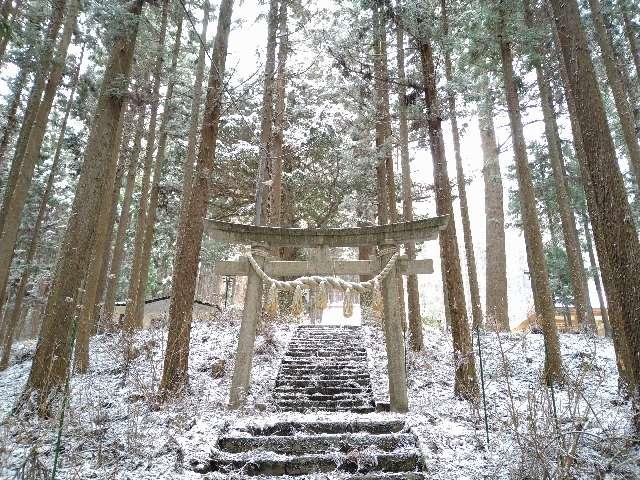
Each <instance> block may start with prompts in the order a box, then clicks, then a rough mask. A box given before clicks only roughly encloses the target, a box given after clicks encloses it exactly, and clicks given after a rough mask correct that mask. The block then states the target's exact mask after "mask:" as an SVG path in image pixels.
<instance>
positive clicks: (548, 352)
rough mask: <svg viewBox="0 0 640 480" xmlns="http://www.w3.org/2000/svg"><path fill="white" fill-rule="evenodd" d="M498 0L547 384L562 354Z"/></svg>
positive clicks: (556, 374)
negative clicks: (543, 344) (543, 347)
mask: <svg viewBox="0 0 640 480" xmlns="http://www.w3.org/2000/svg"><path fill="white" fill-rule="evenodd" d="M504 8H505V7H504V4H503V1H502V0H501V2H500V6H499V12H498V13H499V15H500V25H501V26H500V31H499V32H498V41H499V42H500V52H501V59H502V75H503V78H504V90H505V97H506V100H507V107H508V110H509V122H510V125H511V139H512V142H513V150H514V157H515V163H516V176H517V179H518V191H519V196H520V206H521V215H522V223H523V230H524V239H525V244H526V250H527V263H528V264H529V272H530V276H531V289H532V290H533V301H534V305H535V311H536V315H537V317H538V320H539V321H540V322H541V323H542V330H543V333H544V343H545V379H546V382H547V383H548V384H552V383H553V382H554V381H559V380H561V379H562V357H561V356H560V342H559V340H558V330H557V327H556V321H555V316H556V315H555V307H554V305H553V299H552V296H551V289H550V288H549V275H548V270H547V261H546V258H545V256H544V248H543V245H542V234H541V233H540V224H539V222H538V211H537V208H536V198H535V193H534V190H533V181H532V179H531V171H530V169H529V161H528V159H527V147H526V144H525V139H524V131H523V127H522V118H521V114H520V99H519V98H518V91H517V88H516V83H515V79H514V72H513V56H512V52H511V42H510V40H509V39H508V38H506V37H505V32H504V22H505V21H506V12H505V11H504Z"/></svg>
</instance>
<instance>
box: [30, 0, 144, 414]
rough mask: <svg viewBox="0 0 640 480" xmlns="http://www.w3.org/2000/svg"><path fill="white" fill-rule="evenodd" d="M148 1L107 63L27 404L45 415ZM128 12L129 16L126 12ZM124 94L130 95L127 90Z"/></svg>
mask: <svg viewBox="0 0 640 480" xmlns="http://www.w3.org/2000/svg"><path fill="white" fill-rule="evenodd" d="M143 3H144V0H135V1H133V2H132V3H130V4H129V8H128V9H127V12H126V14H125V15H123V17H124V18H123V22H121V23H120V24H119V25H118V29H117V35H116V38H115V42H114V45H113V47H112V49H111V53H110V56H109V59H108V61H107V65H106V69H105V73H104V77H103V80H102V86H101V87H100V93H99V95H98V102H97V106H96V110H95V114H94V116H93V120H94V121H93V123H92V126H91V132H90V134H89V139H88V141H87V147H86V149H85V158H84V163H83V165H82V169H81V172H80V178H79V180H78V184H77V186H76V194H75V198H74V200H73V206H72V209H71V216H70V218H69V222H68V225H67V230H66V232H65V235H64V239H63V242H62V245H61V247H60V253H59V257H58V258H59V259H58V263H57V265H56V268H55V274H54V276H53V280H52V284H51V289H50V292H49V296H48V299H47V306H46V308H45V312H44V315H43V317H44V318H43V324H42V328H41V331H40V337H39V339H38V345H37V348H36V353H35V356H34V359H33V363H32V366H31V371H30V373H29V378H28V380H27V385H26V389H25V392H24V394H23V397H22V399H23V400H27V399H29V398H30V394H31V392H32V391H37V392H38V394H39V396H38V406H39V412H40V413H41V414H47V413H48V412H49V402H50V401H51V400H52V399H53V397H52V396H51V394H52V393H55V392H56V391H58V390H59V388H60V387H61V386H62V385H63V383H64V379H65V378H66V375H67V371H68V366H69V355H70V347H71V346H72V344H73V335H74V329H75V328H74V325H73V324H74V320H73V315H74V311H75V309H76V306H75V303H76V301H75V300H74V299H76V298H77V296H78V290H79V289H80V287H81V285H82V282H83V279H84V277H85V275H86V272H87V266H88V263H89V260H90V255H91V251H92V248H91V245H92V244H93V239H94V236H95V231H96V228H97V220H98V218H97V217H98V212H99V210H100V205H101V203H102V202H101V199H102V198H104V197H106V196H109V194H110V193H111V189H112V188H113V185H112V184H110V183H109V181H110V180H111V179H112V178H113V173H112V172H114V171H115V168H116V162H115V158H114V155H113V151H114V150H115V149H117V147H118V140H119V139H118V133H119V130H120V121H121V117H122V107H123V105H124V103H125V96H126V88H127V86H128V79H129V75H130V71H131V65H132V60H133V51H134V48H135V42H136V37H137V32H138V21H139V17H140V12H141V10H142V5H143ZM123 13H124V12H123ZM123 89H124V90H123Z"/></svg>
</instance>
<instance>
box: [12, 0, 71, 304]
mask: <svg viewBox="0 0 640 480" xmlns="http://www.w3.org/2000/svg"><path fill="white" fill-rule="evenodd" d="M65 5H66V0H55V1H54V2H53V5H52V13H51V19H50V20H49V25H48V26H47V33H46V34H45V37H44V40H43V42H44V43H43V47H42V51H41V53H40V55H39V57H38V65H39V68H38V69H37V71H36V73H35V78H34V80H33V85H32V86H31V91H30V92H29V99H28V100H27V106H26V108H25V111H24V115H23V116H22V124H21V125H20V132H19V134H18V138H17V140H16V145H15V150H14V153H13V161H12V164H11V170H10V172H9V178H8V180H7V184H6V185H5V189H4V193H3V197H2V209H1V210H0V233H1V232H2V231H3V230H4V223H5V218H6V214H7V207H8V205H9V203H10V202H11V197H12V196H13V190H14V189H15V186H16V183H17V181H18V178H19V177H20V168H21V167H22V160H23V157H24V153H25V149H26V147H27V142H28V140H29V135H30V133H31V128H32V127H33V122H34V120H35V117H36V114H37V113H38V108H39V106H40V100H41V99H42V92H43V90H44V88H45V82H46V80H47V77H48V76H49V72H50V70H51V66H52V63H53V54H54V47H55V45H56V38H57V37H58V33H59V31H60V28H61V27H62V22H63V20H64V10H65ZM23 68H26V69H28V68H29V66H28V65H24V67H23ZM0 294H1V292H0Z"/></svg>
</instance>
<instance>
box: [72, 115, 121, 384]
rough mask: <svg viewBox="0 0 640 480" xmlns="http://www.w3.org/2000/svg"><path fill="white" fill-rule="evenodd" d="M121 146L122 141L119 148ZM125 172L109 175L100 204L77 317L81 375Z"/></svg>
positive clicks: (85, 365)
mask: <svg viewBox="0 0 640 480" xmlns="http://www.w3.org/2000/svg"><path fill="white" fill-rule="evenodd" d="M120 123H121V125H120V127H119V128H120V131H119V133H118V137H119V138H120V137H121V136H122V130H123V128H122V124H123V123H124V122H120ZM121 143H122V142H121V138H120V140H119V141H118V145H120V144H121ZM118 153H119V149H118V148H116V149H114V150H113V153H112V155H113V156H114V157H115V158H114V159H113V162H116V161H117V158H118ZM122 168H123V165H122V164H119V165H118V166H117V168H116V169H115V170H114V171H113V172H109V175H110V176H109V179H108V183H109V184H110V185H112V187H111V188H112V191H111V192H110V193H108V194H107V195H105V196H104V197H103V198H102V199H101V202H100V210H99V212H98V222H97V225H96V230H95V237H94V240H93V245H92V255H91V260H90V262H89V268H88V273H87V275H86V278H85V283H84V291H83V295H82V308H81V309H80V313H79V314H78V333H77V340H76V345H75V355H74V362H75V364H74V366H75V368H76V371H77V372H79V373H85V372H86V371H87V370H88V369H89V339H90V337H91V333H92V331H93V330H94V328H93V322H94V321H95V318H96V317H94V316H93V314H94V307H95V304H96V303H97V302H98V301H99V300H98V299H99V292H98V290H99V288H100V281H101V280H100V275H101V274H102V268H103V264H104V258H105V257H106V256H108V254H109V244H110V242H109V231H110V230H111V231H113V229H112V228H113V227H112V225H110V223H111V221H112V211H113V204H114V203H115V202H117V194H118V193H119V190H120V188H119V185H118V181H117V178H118V177H119V176H120V177H121V176H122ZM116 190H117V192H116Z"/></svg>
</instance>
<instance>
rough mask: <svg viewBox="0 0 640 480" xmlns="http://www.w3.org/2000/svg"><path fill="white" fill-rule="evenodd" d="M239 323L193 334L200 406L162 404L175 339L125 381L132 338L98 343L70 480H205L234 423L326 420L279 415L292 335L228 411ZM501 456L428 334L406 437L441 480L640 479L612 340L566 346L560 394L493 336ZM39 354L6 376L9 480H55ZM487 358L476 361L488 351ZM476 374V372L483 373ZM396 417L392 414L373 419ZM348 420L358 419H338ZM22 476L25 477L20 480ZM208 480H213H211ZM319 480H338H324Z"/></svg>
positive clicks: (493, 428) (1, 381)
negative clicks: (207, 462)
mask: <svg viewBox="0 0 640 480" xmlns="http://www.w3.org/2000/svg"><path fill="white" fill-rule="evenodd" d="M238 317H239V315H238V312H237V311H235V312H234V311H227V312H225V313H223V314H222V315H220V316H219V318H216V319H199V320H196V321H194V326H193V331H192V335H191V354H190V361H189V378H190V386H189V392H188V394H186V395H184V396H182V397H181V398H178V399H174V400H172V401H170V402H168V403H165V404H160V403H159V402H158V400H157V396H156V391H157V387H158V383H159V379H160V375H161V372H162V355H163V351H164V343H165V341H166V326H165V325H160V326H156V327H155V328H152V329H149V330H145V331H143V332H140V333H139V334H138V335H137V338H136V340H135V342H136V352H137V356H136V357H135V359H134V360H133V361H132V363H131V365H130V368H129V370H128V372H127V374H126V376H125V370H124V368H123V361H122V358H123V355H122V348H121V338H120V336H119V335H116V334H104V335H99V336H96V337H94V338H93V339H92V341H91V368H90V371H89V373H87V374H84V375H74V376H73V378H72V381H71V401H70V406H69V408H68V409H67V414H66V419H65V427H64V436H63V439H62V445H63V448H64V450H63V452H62V454H61V457H60V458H61V468H60V469H59V474H58V476H57V477H56V478H59V479H85V478H96V479H158V478H163V479H164V478H167V479H169V478H171V479H179V478H185V479H203V476H202V475H199V474H196V473H194V472H192V471H191V470H190V467H189V465H190V462H191V461H192V460H194V459H204V458H205V457H206V456H207V455H208V454H209V451H210V449H211V447H212V446H213V445H215V442H216V439H217V436H218V434H219V432H220V430H221V429H222V428H223V427H224V426H225V425H226V424H228V423H233V422H235V421H237V420H239V419H240V418H243V420H245V421H246V419H247V417H250V418H251V421H255V422H271V421H273V420H274V419H276V418H279V419H295V418H301V417H306V418H309V417H313V418H318V417H320V418H322V417H323V415H310V414H307V415H306V416H305V415H302V414H291V413H278V412H277V411H276V410H275V408H274V406H273V403H272V401H271V390H272V388H273V385H274V381H275V378H276V374H277V371H278V367H279V362H280V359H281V357H282V355H283V352H284V350H285V349H286V346H287V343H288V341H289V339H290V337H291V335H292V333H293V331H294V329H295V324H293V323H288V324H287V323H278V324H275V325H268V326H267V327H266V328H264V329H263V331H262V332H261V333H260V335H259V336H258V338H257V340H256V356H255V360H254V366H253V380H252V390H251V395H250V397H249V399H248V404H247V407H246V408H245V409H244V410H243V411H241V412H231V411H229V410H227V409H226V400H227V393H228V387H229V383H230V379H231V372H232V371H233V354H234V348H235V345H236V335H237V333H238V329H239V322H238ZM364 333H365V334H366V335H365V338H364V339H363V341H364V342H365V343H366V346H367V348H368V351H369V357H370V358H369V361H370V364H371V369H372V371H371V376H372V380H373V382H374V392H375V394H376V396H377V397H379V399H382V398H384V397H386V396H387V392H386V389H387V385H386V383H387V382H386V371H385V370H386V367H385V363H386V358H385V353H384V342H383V336H382V333H381V331H380V330H379V329H378V328H376V327H372V326H368V327H365V328H364ZM481 341H482V348H483V360H484V373H485V387H486V399H487V410H488V427H489V440H490V441H489V446H488V448H487V446H486V438H485V430H484V417H483V408H482V403H479V404H478V405H472V404H471V403H469V402H466V401H462V400H459V399H456V398H455V396H454V394H453V379H454V363H453V362H454V359H453V353H452V346H451V336H450V335H449V334H446V333H443V332H441V331H439V330H435V329H427V330H426V331H425V343H426V346H425V350H424V351H423V352H422V353H420V354H413V353H409V354H408V358H407V366H408V371H409V395H410V408H411V413H410V414H408V415H407V417H406V419H407V423H408V424H409V425H411V426H412V428H413V430H414V432H415V433H416V434H417V435H418V437H419V439H420V444H421V447H422V450H423V451H424V454H425V458H426V464H427V468H428V471H429V474H430V478H433V479H436V480H445V479H446V480H462V479H474V480H475V479H542V478H563V479H564V478H577V479H585V480H586V479H634V478H635V479H637V478H640V449H638V447H637V443H634V442H633V439H632V438H631V433H630V432H631V426H630V423H629V417H630V406H629V404H628V402H626V401H624V400H622V399H621V398H620V397H619V396H618V385H617V381H618V377H617V372H616V365H615V357H614V352H613V346H612V343H611V341H610V340H608V339H603V338H594V337H590V336H587V335H583V334H566V335H561V343H562V354H563V355H562V356H563V361H564V363H565V367H566V369H567V381H566V383H565V385H564V386H563V387H561V388H556V389H555V390H554V397H555V411H556V415H555V416H554V414H553V412H554V409H553V408H552V406H553V402H552V397H551V391H550V390H549V389H548V388H546V387H543V386H542V384H541V382H540V378H541V371H542V366H543V360H544V346H543V342H542V336H541V335H534V334H501V335H500V337H498V336H497V335H496V334H495V333H485V334H483V335H482V340H481ZM34 349H35V342H34V341H25V342H22V343H19V344H17V345H16V348H15V349H14V353H13V356H12V359H11V363H10V366H9V368H8V369H7V370H5V371H4V372H0V421H1V424H0V478H2V479H5V478H6V479H11V478H48V477H44V476H36V475H37V474H38V472H45V471H50V469H51V466H52V462H53V452H54V446H55V442H56V435H57V426H58V421H59V420H58V418H53V419H51V420H46V421H45V420H39V419H37V418H34V417H26V418H20V417H15V416H11V415H10V413H11V409H12V407H13V405H14V403H15V400H16V398H17V397H18V396H19V394H20V392H21V391H22V389H23V387H24V384H25V382H26V378H27V375H28V373H29V368H30V364H31V358H32V356H33V352H34ZM476 352H477V349H476ZM476 360H477V359H476ZM371 415H372V416H378V417H379V416H384V417H385V418H388V417H389V415H390V414H381V413H377V414H371ZM324 416H325V417H327V418H331V419H333V420H335V419H336V418H337V417H343V418H350V416H351V415H350V414H338V415H336V414H326V415H324ZM21 475H22V476H21ZM205 478H225V477H215V475H211V474H209V475H208V476H207V477H205ZM317 478H318V479H320V478H323V479H328V478H334V477H332V476H331V475H326V474H323V475H318V476H317Z"/></svg>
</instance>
